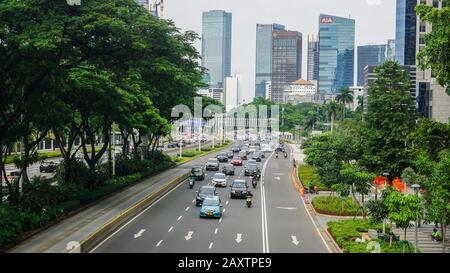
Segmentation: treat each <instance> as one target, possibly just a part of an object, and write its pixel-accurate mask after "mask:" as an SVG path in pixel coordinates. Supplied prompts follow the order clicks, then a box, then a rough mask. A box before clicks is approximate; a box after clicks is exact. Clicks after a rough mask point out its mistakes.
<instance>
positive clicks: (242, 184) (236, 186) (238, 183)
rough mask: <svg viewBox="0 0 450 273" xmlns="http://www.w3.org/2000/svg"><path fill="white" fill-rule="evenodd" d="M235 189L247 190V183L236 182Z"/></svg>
mask: <svg viewBox="0 0 450 273" xmlns="http://www.w3.org/2000/svg"><path fill="white" fill-rule="evenodd" d="M233 188H246V186H245V182H234V183H233Z"/></svg>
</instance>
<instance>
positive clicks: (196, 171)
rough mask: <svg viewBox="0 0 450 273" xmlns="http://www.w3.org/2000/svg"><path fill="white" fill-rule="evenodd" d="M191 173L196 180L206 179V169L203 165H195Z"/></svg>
mask: <svg viewBox="0 0 450 273" xmlns="http://www.w3.org/2000/svg"><path fill="white" fill-rule="evenodd" d="M191 174H192V175H193V176H194V177H195V180H205V171H204V170H203V167H193V168H192V170H191Z"/></svg>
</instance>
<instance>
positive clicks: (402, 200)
mask: <svg viewBox="0 0 450 273" xmlns="http://www.w3.org/2000/svg"><path fill="white" fill-rule="evenodd" d="M385 204H386V207H387V209H388V211H389V213H388V218H389V220H390V221H391V222H393V223H395V225H396V226H397V227H398V228H401V229H403V232H404V236H403V240H406V231H407V229H408V228H409V227H411V222H412V221H415V220H416V219H418V218H419V216H420V212H421V209H422V200H421V199H420V197H417V196H416V195H403V194H402V193H400V192H398V191H395V190H394V191H392V192H390V193H389V195H388V196H387V197H386V199H385Z"/></svg>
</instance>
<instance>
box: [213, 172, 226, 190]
mask: <svg viewBox="0 0 450 273" xmlns="http://www.w3.org/2000/svg"><path fill="white" fill-rule="evenodd" d="M211 184H212V185H213V186H215V187H218V186H220V187H226V186H227V177H226V175H225V174H224V173H216V174H215V175H214V176H213V177H212V179H211Z"/></svg>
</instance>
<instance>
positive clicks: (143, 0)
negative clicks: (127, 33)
mask: <svg viewBox="0 0 450 273" xmlns="http://www.w3.org/2000/svg"><path fill="white" fill-rule="evenodd" d="M136 2H138V3H139V4H141V5H142V6H143V7H144V8H145V9H147V10H148V9H149V8H150V5H151V0H136Z"/></svg>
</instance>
